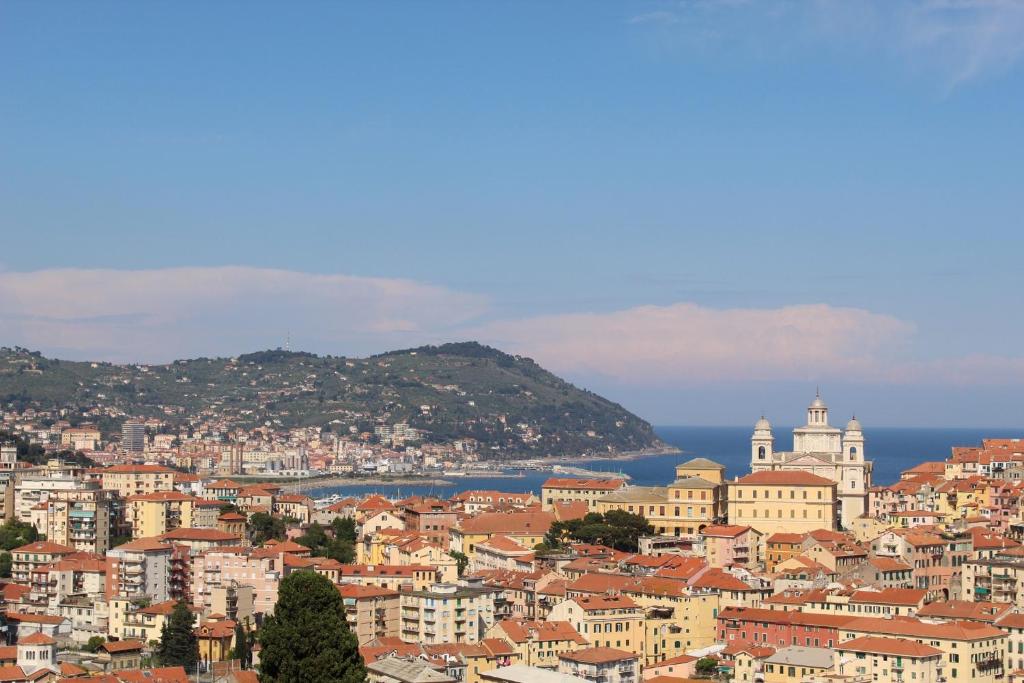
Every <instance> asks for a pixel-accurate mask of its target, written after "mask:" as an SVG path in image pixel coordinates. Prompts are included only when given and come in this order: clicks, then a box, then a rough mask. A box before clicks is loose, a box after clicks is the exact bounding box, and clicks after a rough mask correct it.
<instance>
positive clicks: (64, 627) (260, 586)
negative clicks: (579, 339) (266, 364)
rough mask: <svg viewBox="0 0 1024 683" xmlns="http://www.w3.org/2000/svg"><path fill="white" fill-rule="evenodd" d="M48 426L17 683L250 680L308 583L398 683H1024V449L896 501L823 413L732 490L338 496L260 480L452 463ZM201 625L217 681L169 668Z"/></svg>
mask: <svg viewBox="0 0 1024 683" xmlns="http://www.w3.org/2000/svg"><path fill="white" fill-rule="evenodd" d="M40 418H41V416H39V415H34V414H31V413H28V412H27V411H26V412H19V413H17V414H13V413H12V414H5V415H4V430H5V433H7V434H9V435H10V443H5V444H4V445H2V446H0V486H2V493H3V495H2V497H0V499H2V514H3V518H4V520H5V523H4V525H3V527H0V542H2V543H3V544H4V550H5V552H4V554H3V555H0V582H2V583H0V595H2V599H3V601H4V619H3V629H4V635H5V639H6V642H5V644H4V645H3V646H0V681H2V682H4V683H8V682H10V683H20V682H27V681H62V680H88V681H103V682H104V683H116V682H126V683H127V682H136V681H163V682H171V683H173V682H184V681H196V680H204V681H206V680H213V681H224V682H227V683H230V682H238V683H251V682H252V681H256V680H258V679H257V675H258V674H257V672H258V671H259V670H260V657H261V653H262V652H263V645H264V641H263V639H262V637H263V633H264V630H265V628H266V625H267V624H268V623H270V622H271V621H273V620H274V617H273V615H274V614H275V607H276V606H277V605H278V601H279V591H281V589H282V585H284V584H286V583H287V582H288V581H289V579H290V577H293V576H294V575H306V574H310V573H312V574H315V575H317V576H320V577H324V579H326V580H327V581H329V582H330V584H331V585H333V587H334V588H335V589H336V591H337V593H338V596H340V600H341V602H342V604H343V606H344V615H345V620H346V622H347V625H348V628H349V629H350V630H351V632H352V633H353V634H354V636H355V638H356V640H357V641H358V648H359V654H360V655H361V657H362V660H363V662H364V664H365V668H366V673H367V679H368V680H369V681H371V682H372V683H527V682H529V683H573V682H576V683H578V682H580V681H589V682H590V683H640V682H641V681H647V682H650V683H684V682H685V681H690V680H701V679H703V680H708V679H712V680H734V681H744V682H750V683H755V682H760V683H783V682H785V683H869V682H872V683H873V682H877V681H896V682H899V683H910V682H912V681H913V682H915V683H918V682H919V683H947V682H949V681H968V680H969V681H972V682H974V683H995V682H997V681H999V682H1006V683H1014V682H1024V607H1022V605H1024V514H1022V508H1021V503H1020V500H1021V496H1022V493H1024V440H1018V439H986V440H984V441H983V442H982V443H981V444H980V445H977V444H976V445H953V444H951V452H950V455H949V457H948V458H946V459H945V460H943V461H935V462H921V463H909V462H908V463H907V468H906V469H905V470H903V472H902V473H901V475H900V478H899V481H896V482H895V483H892V484H890V485H884V486H882V485H876V484H875V483H874V482H873V480H872V470H873V467H872V462H871V460H870V458H869V457H868V454H869V451H868V444H869V439H868V438H866V437H865V433H864V430H863V428H862V426H861V424H860V422H859V421H858V420H857V419H856V418H853V419H851V420H850V421H849V422H848V423H847V424H846V426H845V428H844V429H839V428H837V427H834V426H832V425H831V424H830V421H829V410H828V407H827V405H826V404H825V402H824V401H823V400H822V398H821V397H820V396H816V397H815V398H814V400H813V401H812V402H811V404H810V405H809V406H808V408H807V414H806V423H805V424H804V425H803V426H801V427H798V428H797V429H795V430H793V446H792V450H788V451H785V450H781V449H778V448H776V439H775V434H774V430H773V427H772V425H771V424H770V423H769V422H768V421H767V420H765V419H764V418H762V419H761V420H759V421H758V422H757V423H756V425H755V428H754V431H753V434H752V437H751V443H750V471H749V472H748V473H745V474H742V475H739V476H735V477H733V478H732V479H729V478H727V477H726V475H725V467H724V466H723V465H721V464H719V463H716V462H714V461H712V460H710V459H707V458H704V457H695V458H689V459H683V458H680V460H681V462H679V463H678V464H677V465H676V467H675V471H674V472H665V484H664V485H663V486H638V485H633V484H631V483H630V482H629V481H627V480H625V479H619V478H579V477H552V478H549V479H548V480H547V481H546V482H545V483H544V484H543V486H542V488H541V490H539V491H535V492H528V493H516V492H512V491H499V490H466V491H463V492H461V493H459V494H457V495H455V496H453V497H452V498H451V499H449V500H440V499H432V498H427V497H422V496H412V497H406V498H403V499H399V500H392V499H388V498H385V497H383V496H380V495H370V496H366V497H349V498H345V497H337V496H336V497H334V498H332V499H323V500H315V499H314V498H312V497H310V496H308V495H305V494H302V493H293V492H289V491H288V490H286V488H285V487H284V486H282V484H281V483H279V482H275V481H273V480H272V479H270V480H267V478H264V479H263V480H254V479H252V477H251V476H249V475H254V474H260V473H265V472H266V471H268V470H275V471H280V472H292V473H298V472H301V471H303V470H308V469H310V468H315V469H323V471H332V472H338V473H350V472H352V471H353V469H358V468H360V467H363V465H364V464H365V463H367V462H379V461H380V460H386V461H388V462H391V461H392V460H394V461H395V462H403V463H406V464H407V465H408V466H409V467H423V466H424V464H425V463H427V462H433V463H443V462H444V461H443V455H444V454H442V453H434V454H431V453H429V452H428V451H427V450H422V449H410V450H389V452H390V453H392V454H394V455H393V457H384V456H383V455H382V453H381V452H380V451H373V450H369V451H367V450H366V449H365V448H363V447H355V448H352V449H351V450H349V447H348V446H342V445H340V444H349V443H352V442H350V441H348V440H336V441H334V442H331V441H330V440H327V441H324V440H322V439H321V435H320V433H319V430H317V432H316V434H311V433H310V434H302V433H299V432H298V431H292V432H290V433H288V434H287V435H286V436H285V435H281V434H278V433H275V432H272V431H271V430H259V429H257V430H254V431H253V432H250V433H248V434H246V435H245V437H246V438H245V439H238V438H235V437H238V436H239V435H237V434H233V435H231V436H232V438H231V439H229V440H227V441H223V440H220V439H219V438H218V439H217V440H216V442H215V441H213V440H208V439H205V438H204V437H203V435H202V434H201V433H200V434H198V435H197V434H196V433H192V434H184V433H182V434H162V433H159V429H158V427H159V425H156V424H147V423H145V422H138V421H132V420H126V421H125V423H124V425H123V429H122V433H121V438H120V440H119V441H117V442H112V443H109V444H107V443H104V442H103V439H102V435H101V434H100V433H99V430H97V429H95V428H94V427H89V426H76V427H72V426H71V425H70V424H68V423H66V422H61V420H60V419H57V420H53V421H49V422H48V426H46V427H45V428H43V427H41V426H40V425H41V424H42V420H41V419H40ZM377 436H378V441H382V442H387V443H388V444H389V445H390V446H392V447H396V446H400V445H401V444H402V443H403V442H404V441H405V440H408V439H410V438H411V434H410V433H409V432H408V431H406V430H405V429H404V428H403V429H398V428H393V429H391V431H390V432H388V433H381V434H378V435H377ZM300 443H301V444H302V445H298V444H300ZM26 445H29V446H35V447H37V449H36V451H38V450H39V449H41V450H42V452H43V453H44V454H46V455H47V456H48V457H46V458H44V459H43V460H42V461H41V462H29V461H27V460H25V459H23V458H22V457H21V454H22V453H23V452H24V451H25V449H26ZM30 450H31V449H30ZM36 451H33V452H36ZM68 452H78V453H80V454H84V455H85V456H86V457H87V458H88V459H89V461H91V462H92V463H93V464H88V463H87V462H83V461H78V460H75V461H71V460H70V459H68V458H63V457H59V455H58V454H60V453H68ZM470 452H471V448H469V446H468V445H467V453H470ZM430 458H434V459H433V460H430ZM271 463H275V464H274V465H271ZM388 466H389V467H390V465H388ZM331 468H336V469H331ZM332 592H333V589H332ZM179 613H185V614H186V615H187V616H188V618H189V622H188V623H191V624H192V626H191V637H192V638H194V639H195V641H196V642H197V644H198V661H197V662H196V665H195V667H194V668H191V669H189V668H187V667H185V666H164V665H163V664H164V663H165V662H164V660H162V659H161V656H160V653H161V652H163V651H165V649H166V647H167V645H166V643H167V641H168V633H169V632H170V631H171V630H172V622H174V623H177V615H178V614H179ZM200 677H201V678H200Z"/></svg>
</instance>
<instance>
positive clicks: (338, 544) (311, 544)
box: [295, 517, 356, 564]
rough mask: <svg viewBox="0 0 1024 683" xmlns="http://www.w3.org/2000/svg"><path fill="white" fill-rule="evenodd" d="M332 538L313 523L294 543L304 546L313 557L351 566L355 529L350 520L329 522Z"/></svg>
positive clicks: (342, 519) (354, 555) (342, 518)
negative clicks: (326, 558)
mask: <svg viewBox="0 0 1024 683" xmlns="http://www.w3.org/2000/svg"><path fill="white" fill-rule="evenodd" d="M331 532H332V534H333V538H332V537H331V536H328V534H327V532H326V531H325V530H324V528H323V527H322V526H320V524H319V523H317V522H313V523H312V524H311V525H309V528H308V529H306V533H305V534H303V535H302V536H299V537H298V538H297V539H295V541H296V542H297V543H299V544H301V545H304V546H306V547H307V548H309V550H310V554H311V555H313V556H314V557H329V558H331V559H333V560H337V561H338V562H341V563H342V564H351V563H352V562H354V561H355V557H356V547H355V542H356V527H355V521H354V520H352V519H350V518H344V517H336V518H335V519H334V521H333V522H331Z"/></svg>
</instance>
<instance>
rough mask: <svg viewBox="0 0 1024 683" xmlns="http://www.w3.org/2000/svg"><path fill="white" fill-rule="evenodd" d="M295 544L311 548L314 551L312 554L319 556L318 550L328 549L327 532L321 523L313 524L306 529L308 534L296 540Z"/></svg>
mask: <svg viewBox="0 0 1024 683" xmlns="http://www.w3.org/2000/svg"><path fill="white" fill-rule="evenodd" d="M295 542H296V543H299V544H300V545H304V546H306V547H307V548H309V549H310V550H311V551H312V553H311V554H313V555H317V554H318V553H317V551H318V550H320V549H322V548H326V547H327V543H328V538H327V532H325V531H324V529H323V527H322V526H320V523H319V522H313V523H312V524H310V525H309V528H308V529H306V533H304V534H303V535H301V536H299V537H298V538H297V539H295Z"/></svg>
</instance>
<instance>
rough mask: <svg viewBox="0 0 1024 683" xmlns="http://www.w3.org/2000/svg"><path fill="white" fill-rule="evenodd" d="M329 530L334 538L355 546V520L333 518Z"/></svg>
mask: <svg viewBox="0 0 1024 683" xmlns="http://www.w3.org/2000/svg"><path fill="white" fill-rule="evenodd" d="M331 530H332V531H334V537H335V538H337V539H341V540H343V541H348V542H349V543H352V544H355V542H356V520H354V519H352V518H351V517H335V518H334V520H333V521H332V522H331Z"/></svg>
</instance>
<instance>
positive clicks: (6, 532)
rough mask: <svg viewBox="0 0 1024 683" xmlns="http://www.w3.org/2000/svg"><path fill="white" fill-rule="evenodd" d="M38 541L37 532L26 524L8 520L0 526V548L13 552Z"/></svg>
mask: <svg viewBox="0 0 1024 683" xmlns="http://www.w3.org/2000/svg"><path fill="white" fill-rule="evenodd" d="M37 540H39V532H37V531H36V528H35V526H33V525H32V524H29V523H28V522H19V521H18V520H16V519H9V520H7V521H6V522H4V525H3V526H0V548H2V549H4V550H14V549H15V548H20V547H21V546H23V545H27V544H29V543H34V542H35V541H37Z"/></svg>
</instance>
